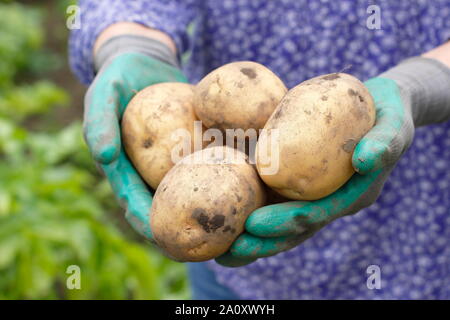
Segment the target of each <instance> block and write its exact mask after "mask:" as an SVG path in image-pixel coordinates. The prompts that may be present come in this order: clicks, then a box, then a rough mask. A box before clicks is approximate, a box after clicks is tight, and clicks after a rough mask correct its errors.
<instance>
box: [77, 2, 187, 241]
mask: <svg viewBox="0 0 450 320" xmlns="http://www.w3.org/2000/svg"><path fill="white" fill-rule="evenodd" d="M168 2H171V1H170V0H168V1H159V0H151V1H150V0H142V1H133V2H128V1H119V0H103V1H97V0H95V1H94V0H81V1H79V6H80V10H81V16H82V21H81V23H82V25H81V29H79V30H74V31H73V32H72V35H71V43H70V52H71V63H72V67H73V69H74V71H75V73H76V74H77V75H78V76H79V77H80V79H81V80H82V82H84V83H87V84H89V88H88V91H87V93H86V96H85V103H84V106H85V108H84V120H83V126H84V136H85V140H86V142H87V145H88V147H89V150H90V152H91V154H92V156H93V158H94V160H95V161H96V162H97V163H98V165H99V167H100V168H101V169H102V171H103V172H104V174H105V176H106V177H107V179H108V180H109V183H110V184H111V187H112V189H113V192H114V194H115V196H116V198H117V199H118V201H119V203H120V204H121V206H122V207H123V208H124V209H125V211H126V214H125V217H126V219H127V220H128V222H129V223H130V224H131V225H132V226H133V228H134V229H135V230H136V231H138V232H139V233H140V234H141V235H143V236H145V237H146V238H147V239H149V240H152V238H153V237H152V232H151V230H150V223H149V214H150V208H151V204H152V194H151V190H149V188H148V187H147V185H146V184H145V183H144V182H143V181H142V179H141V177H140V176H139V174H138V173H137V172H136V170H135V169H134V167H133V165H132V164H131V163H130V161H129V159H128V157H127V156H126V154H125V151H124V149H123V147H122V143H121V132H120V120H121V118H122V114H123V112H124V111H125V109H126V107H127V105H128V102H129V101H130V100H131V98H132V97H133V96H134V94H135V93H136V92H137V91H140V90H142V89H144V88H145V87H147V86H149V85H152V84H156V83H160V82H186V81H187V79H186V77H185V76H184V75H183V73H182V71H181V69H180V62H179V59H178V56H177V53H181V52H182V51H183V48H184V46H185V45H186V44H185V43H184V42H185V40H186V37H187V34H186V30H187V23H188V21H189V20H190V15H189V12H190V11H189V10H186V8H181V7H180V6H179V5H178V2H173V3H171V5H170V6H169V5H168Z"/></svg>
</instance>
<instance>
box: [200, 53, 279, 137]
mask: <svg viewBox="0 0 450 320" xmlns="http://www.w3.org/2000/svg"><path fill="white" fill-rule="evenodd" d="M286 92H287V89H286V87H285V85H284V84H283V82H282V81H281V80H280V79H279V78H278V77H277V76H276V75H275V74H274V73H273V72H272V71H270V70H269V69H268V68H266V67H265V66H263V65H261V64H259V63H256V62H251V61H240V62H232V63H229V64H226V65H223V66H222V67H220V68H218V69H215V70H213V71H212V72H211V73H209V74H208V75H206V76H205V77H204V78H203V79H202V80H201V81H200V82H199V83H198V84H197V85H196V87H195V101H196V102H195V112H196V114H197V116H198V118H199V119H200V120H202V122H203V124H204V125H205V126H206V127H208V128H217V129H221V130H222V131H224V130H226V129H242V130H247V129H250V128H253V129H256V130H258V129H261V128H262V127H264V124H265V123H266V121H267V119H269V117H270V115H271V114H272V112H273V111H274V110H275V108H276V106H277V104H278V103H279V102H280V100H281V98H282V97H283V96H284V95H285V94H286Z"/></svg>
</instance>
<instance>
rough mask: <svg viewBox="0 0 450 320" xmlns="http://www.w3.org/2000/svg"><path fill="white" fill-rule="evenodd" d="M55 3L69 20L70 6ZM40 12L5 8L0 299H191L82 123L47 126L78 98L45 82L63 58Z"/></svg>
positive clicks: (178, 269) (0, 22)
mask: <svg viewBox="0 0 450 320" xmlns="http://www.w3.org/2000/svg"><path fill="white" fill-rule="evenodd" d="M52 2H54V3H55V4H56V5H57V8H58V9H57V10H58V12H60V14H61V18H62V20H63V19H64V15H65V8H66V6H67V5H68V4H69V3H71V2H72V1H52ZM30 3H33V5H31V4H30ZM39 3H41V2H40V1H36V2H35V1H32V2H28V1H27V2H26V4H22V3H17V2H15V1H0V298H1V299H178V298H180V299H183V298H188V297H189V291H188V286H187V280H186V271H185V268H184V265H182V264H178V263H175V262H172V261H170V260H168V259H166V258H164V257H162V256H161V255H160V254H159V253H157V252H156V251H155V250H154V249H152V247H151V246H150V245H149V244H147V243H144V242H143V241H142V240H141V239H138V238H137V236H136V235H135V234H134V232H133V231H132V230H131V228H129V227H128V226H126V225H125V223H124V219H123V217H122V212H121V210H120V208H118V206H117V204H116V201H115V199H114V196H113V194H112V192H111V190H110V187H109V185H108V183H107V182H106V181H105V180H104V179H103V178H102V177H101V176H100V175H99V174H98V171H97V170H96V168H95V166H94V163H93V161H92V160H91V158H90V155H89V154H88V151H87V148H86V146H85V144H84V142H83V139H82V130H81V123H80V120H79V119H76V120H75V121H72V122H71V123H70V124H68V125H64V126H63V125H61V124H58V123H56V124H55V123H53V122H52V123H51V125H49V119H53V118H52V114H53V113H54V112H55V110H56V109H57V108H70V107H71V99H70V95H69V94H68V92H66V91H65V89H64V88H61V87H59V86H58V85H56V84H55V83H53V82H52V81H49V80H43V79H45V78H46V74H47V73H48V72H50V71H51V70H52V69H54V68H58V67H60V66H61V64H62V63H63V62H62V61H64V57H63V56H62V55H63V53H58V52H51V51H50V50H49V49H46V48H44V46H43V43H44V37H45V34H44V33H45V31H44V27H43V21H44V19H46V18H48V17H46V14H48V13H46V11H45V10H44V9H43V8H42V7H39ZM61 30H62V32H63V35H62V37H63V38H65V37H67V30H66V29H65V26H64V25H61ZM63 40H64V39H63ZM79 99H82V97H79ZM36 128H37V129H36ZM70 265H77V266H79V267H80V269H81V289H80V290H69V289H67V286H66V281H67V278H68V276H69V274H67V273H66V269H67V267H68V266H70Z"/></svg>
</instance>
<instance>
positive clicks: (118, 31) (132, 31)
mask: <svg viewBox="0 0 450 320" xmlns="http://www.w3.org/2000/svg"><path fill="white" fill-rule="evenodd" d="M123 35H135V36H141V37H146V38H150V39H153V40H156V41H159V42H161V43H163V44H165V45H166V46H167V47H168V48H169V49H170V50H171V51H172V53H173V54H175V55H176V54H177V48H176V47H175V42H174V41H173V40H172V38H171V37H170V36H169V35H168V34H167V33H165V32H162V31H160V30H156V29H153V28H149V27H146V26H144V25H141V24H138V23H135V22H118V23H115V24H112V25H110V26H109V27H107V28H106V29H105V30H103V31H102V32H101V33H100V35H99V36H98V37H97V39H96V40H95V43H94V48H93V52H92V54H93V55H94V56H95V54H96V53H97V52H98V49H99V48H100V47H101V46H102V45H103V44H104V43H105V42H106V41H108V40H109V39H111V38H113V37H117V36H123Z"/></svg>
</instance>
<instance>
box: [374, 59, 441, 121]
mask: <svg viewBox="0 0 450 320" xmlns="http://www.w3.org/2000/svg"><path fill="white" fill-rule="evenodd" d="M379 77H380V78H388V79H391V80H394V81H395V82H396V83H397V85H398V86H399V88H400V93H401V96H402V99H403V102H404V103H405V105H406V106H410V108H411V113H412V117H413V120H414V125H415V126H416V127H418V126H422V125H427V124H433V123H437V122H443V121H447V120H449V119H450V68H448V67H447V66H446V65H444V64H443V63H441V62H440V61H438V60H435V59H430V58H424V57H415V58H411V59H407V60H404V61H403V62H401V63H400V64H399V65H397V66H396V67H393V68H391V69H389V70H388V71H386V72H384V73H382V74H380V75H379Z"/></svg>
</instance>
